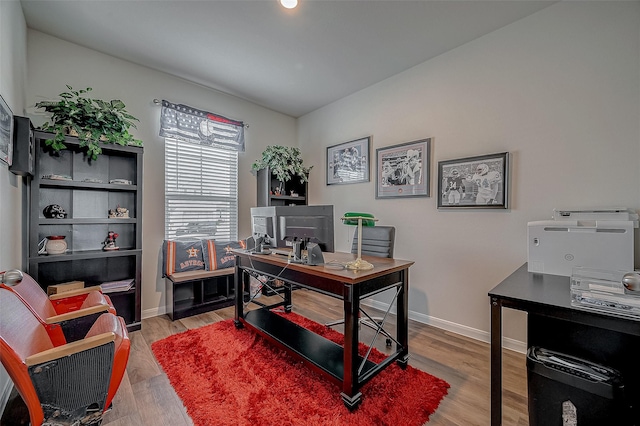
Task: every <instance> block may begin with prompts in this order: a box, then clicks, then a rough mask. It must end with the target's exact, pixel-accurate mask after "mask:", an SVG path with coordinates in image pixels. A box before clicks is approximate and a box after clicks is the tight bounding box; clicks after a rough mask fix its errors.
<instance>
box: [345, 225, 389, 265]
mask: <svg viewBox="0 0 640 426" xmlns="http://www.w3.org/2000/svg"><path fill="white" fill-rule="evenodd" d="M395 239H396V228H395V227H393V226H363V227H362V248H361V254H363V255H366V256H376V257H393V248H394V245H395ZM351 253H358V229H357V228H356V230H355V234H354V235H353V242H352V244H351Z"/></svg>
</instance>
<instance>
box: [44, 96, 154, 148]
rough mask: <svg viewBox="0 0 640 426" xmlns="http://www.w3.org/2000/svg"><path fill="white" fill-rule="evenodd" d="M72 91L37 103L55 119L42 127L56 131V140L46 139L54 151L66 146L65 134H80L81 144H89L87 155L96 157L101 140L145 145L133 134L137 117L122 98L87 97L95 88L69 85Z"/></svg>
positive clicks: (87, 145)
mask: <svg viewBox="0 0 640 426" xmlns="http://www.w3.org/2000/svg"><path fill="white" fill-rule="evenodd" d="M67 88H68V89H69V91H68V92H62V93H60V95H59V96H60V98H61V99H60V100H59V101H43V102H38V103H37V104H36V107H37V108H42V109H44V110H45V111H46V112H49V113H51V114H52V116H51V122H50V123H46V124H45V125H43V126H42V130H44V131H49V132H52V133H55V137H54V138H53V139H49V140H47V141H46V144H47V145H49V146H51V148H52V149H53V150H54V151H60V150H61V149H65V148H66V145H65V144H64V141H65V136H66V135H72V136H77V137H78V139H79V140H80V146H81V147H85V146H86V147H87V155H88V156H89V157H90V158H91V159H92V160H96V159H97V158H98V155H100V154H101V153H102V148H101V147H100V142H103V143H117V144H119V145H135V146H142V141H141V140H139V139H135V138H134V137H133V135H131V134H130V133H129V129H130V128H132V127H133V128H135V127H136V126H135V123H134V121H139V120H138V119H137V118H135V117H134V116H132V115H131V114H129V113H128V112H127V110H126V108H125V105H124V103H123V102H122V101H121V100H119V99H114V100H111V101H103V100H100V99H92V98H89V97H87V95H86V94H87V93H88V92H90V91H91V90H93V89H92V88H91V87H87V88H86V89H82V90H73V88H72V87H71V86H69V85H67Z"/></svg>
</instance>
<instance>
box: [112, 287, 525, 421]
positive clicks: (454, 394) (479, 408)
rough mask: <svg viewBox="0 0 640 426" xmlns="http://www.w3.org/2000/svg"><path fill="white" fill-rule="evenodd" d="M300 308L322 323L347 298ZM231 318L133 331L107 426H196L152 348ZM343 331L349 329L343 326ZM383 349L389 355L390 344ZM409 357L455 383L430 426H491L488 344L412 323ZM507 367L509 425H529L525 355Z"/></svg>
mask: <svg viewBox="0 0 640 426" xmlns="http://www.w3.org/2000/svg"><path fill="white" fill-rule="evenodd" d="M293 303H294V312H297V313H299V314H301V315H304V316H306V317H308V318H310V319H312V320H314V321H317V322H321V323H324V322H326V321H330V320H334V319H338V318H340V317H341V311H342V305H341V302H340V301H339V300H336V299H333V298H330V297H327V296H322V295H319V294H318V293H314V292H312V291H308V290H297V291H295V292H294V296H293ZM371 313H372V314H374V313H375V311H373V310H372V311H371ZM229 318H233V308H232V307H231V308H225V309H221V310H218V311H215V312H209V313H205V314H201V315H198V316H194V317H190V318H185V319H182V320H178V321H174V322H172V321H171V320H170V319H169V318H168V317H167V316H166V315H163V316H159V317H154V318H149V319H145V320H143V321H142V330H141V331H136V332H133V333H130V337H131V356H130V359H129V364H128V366H127V374H126V375H125V377H124V379H123V382H122V385H121V386H120V389H119V391H118V394H117V395H116V397H115V398H114V401H113V409H112V410H111V411H110V412H108V413H107V414H106V415H105V420H104V422H103V426H132V425H153V426H161V425H167V426H181V425H192V424H193V423H192V422H191V419H190V418H189V416H188V415H187V414H186V411H185V409H184V407H183V405H182V403H181V401H180V399H179V398H178V397H177V395H176V394H175V392H174V391H173V388H172V387H171V385H170V384H169V381H168V379H167V377H166V375H165V374H164V373H163V371H162V370H161V369H160V367H159V366H158V364H157V362H156V361H155V358H154V356H153V354H152V352H151V349H150V345H151V343H153V342H155V341H157V340H159V339H162V338H164V337H167V336H169V335H171V334H175V333H179V332H182V331H184V330H186V329H192V328H197V327H201V326H203V325H206V324H210V323H213V322H217V321H221V320H225V319H229ZM336 329H337V330H338V331H342V329H341V327H337V328H336ZM366 330H368V329H367V328H366V327H362V330H361V335H362V340H364V341H367V339H368V338H369V337H370V336H372V335H370V334H369V333H368V332H367V331H366ZM376 347H377V348H378V349H379V350H381V351H385V350H386V349H385V345H384V340H382V341H381V342H380V344H378V345H376ZM409 353H410V356H411V358H410V360H409V364H410V365H412V366H413V367H416V368H418V369H420V370H423V371H426V372H428V373H430V374H433V375H435V376H437V377H440V378H441V379H444V380H446V381H447V382H448V383H449V384H450V385H451V388H450V389H449V394H448V395H447V396H445V398H444V399H443V401H442V402H441V403H440V406H439V407H438V410H437V411H436V413H435V414H434V415H433V416H432V417H431V419H430V420H429V422H428V425H429V426H449V425H458V426H474V425H477V426H487V425H489V424H490V404H489V399H490V398H489V395H490V386H489V370H490V368H489V345H488V344H486V343H482V342H479V341H477V340H473V339H470V338H466V337H463V336H460V335H457V334H453V333H450V332H447V331H443V330H441V329H438V328H435V327H431V326H427V325H424V324H421V323H417V322H414V321H411V322H410V324H409ZM503 363H504V367H503V369H504V372H505V374H504V391H503V425H505V426H525V425H528V417H527V389H526V368H525V357H524V355H522V354H518V353H515V352H512V351H508V350H505V351H504V356H503ZM364 397H365V398H366V395H364ZM364 426H369V425H364ZM372 426H373V425H372Z"/></svg>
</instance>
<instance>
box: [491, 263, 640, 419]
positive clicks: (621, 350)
mask: <svg viewBox="0 0 640 426" xmlns="http://www.w3.org/2000/svg"><path fill="white" fill-rule="evenodd" d="M489 297H490V303H491V425H492V426H499V425H501V424H502V308H503V307H504V308H511V309H517V310H521V311H525V312H527V314H528V316H527V335H528V337H527V344H528V346H542V347H545V348H547V349H551V350H559V351H561V352H564V353H568V354H571V355H574V356H578V357H582V358H585V359H590V360H592V361H593V362H599V363H601V364H603V365H608V366H611V367H613V368H615V369H617V370H618V371H620V372H621V373H622V376H623V379H624V381H625V387H626V391H627V397H628V398H629V399H630V401H631V402H632V403H633V406H634V412H635V414H633V415H634V416H636V417H637V419H638V424H640V361H638V360H639V359H640V358H639V357H638V354H640V321H638V320H635V319H632V318H626V317H621V316H616V315H611V314H605V313H600V312H597V311H593V310H588V309H582V308H576V307H572V306H571V292H570V279H569V277H564V276H559V275H548V274H539V273H532V272H528V271H527V264H526V263H525V264H524V265H523V266H521V267H520V268H519V269H517V270H516V271H515V272H514V273H513V274H511V275H510V276H509V277H507V278H506V279H505V280H504V281H502V282H501V283H500V284H499V285H497V286H496V287H495V288H493V289H492V290H491V291H490V292H489Z"/></svg>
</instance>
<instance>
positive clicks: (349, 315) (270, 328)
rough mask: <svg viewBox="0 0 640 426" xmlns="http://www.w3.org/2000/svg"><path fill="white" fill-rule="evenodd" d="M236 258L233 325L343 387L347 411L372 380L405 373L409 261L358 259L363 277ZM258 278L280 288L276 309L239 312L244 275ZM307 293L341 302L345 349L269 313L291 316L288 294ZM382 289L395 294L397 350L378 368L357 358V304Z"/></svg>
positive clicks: (271, 259)
mask: <svg viewBox="0 0 640 426" xmlns="http://www.w3.org/2000/svg"><path fill="white" fill-rule="evenodd" d="M234 253H235V255H236V274H235V301H236V304H235V324H236V327H242V326H243V325H246V326H247V327H249V328H251V329H252V330H255V331H256V332H258V333H259V334H261V335H262V336H264V337H266V338H267V339H268V340H270V341H271V342H272V343H274V344H276V345H278V346H280V347H282V348H283V349H285V350H287V351H288V352H290V353H291V354H293V355H294V356H296V357H297V358H298V359H300V360H302V361H303V362H305V363H306V364H307V365H308V366H310V367H311V368H312V369H314V370H315V371H317V372H319V373H321V374H323V375H324V376H326V377H327V378H329V379H330V380H333V381H334V382H335V383H337V384H338V386H341V387H342V392H341V396H342V400H343V401H344V404H345V405H346V406H347V408H349V409H355V408H357V406H358V405H359V404H360V402H361V400H362V394H361V393H360V389H361V387H362V386H363V385H364V384H365V383H366V382H368V381H369V380H370V379H371V378H373V377H374V376H375V375H376V374H378V373H379V372H380V371H382V370H383V369H384V368H386V367H387V366H388V365H390V364H392V363H393V362H394V361H395V362H397V363H398V364H399V365H400V366H401V367H402V368H406V366H407V362H408V359H409V350H408V340H409V332H408V299H407V293H408V286H409V267H410V266H411V265H413V262H411V261H405V260H397V259H388V258H380V257H371V256H363V259H366V260H367V261H369V262H371V263H372V264H373V265H374V268H373V269H370V270H368V271H351V270H346V269H345V270H336V269H330V268H326V267H325V266H324V265H317V266H309V265H304V264H297V263H288V262H287V257H284V256H281V255H277V254H270V255H256V254H249V253H247V252H243V251H240V250H236V251H234ZM323 255H324V259H325V263H328V262H331V261H336V262H340V263H346V262H348V261H351V260H355V256H354V255H353V254H350V253H323ZM250 273H258V274H260V275H266V276H268V277H271V278H278V279H280V280H282V281H284V282H285V291H284V295H283V298H284V300H283V301H282V302H281V303H277V304H274V305H269V306H263V307H262V308H260V309H257V310H251V311H248V312H245V311H244V302H245V299H246V297H247V293H246V289H247V288H248V280H247V278H248V275H249V274H250ZM293 286H297V287H303V288H307V289H309V290H313V291H317V292H319V293H323V294H326V295H329V296H332V297H336V298H340V299H342V300H344V318H345V323H344V348H343V347H341V346H340V345H337V344H335V343H333V342H331V341H329V340H327V339H325V338H324V337H321V336H318V335H317V334H315V333H312V332H310V331H309V330H306V329H304V328H302V327H300V326H298V325H296V324H294V323H292V322H289V321H287V320H286V319H284V318H283V317H281V316H279V315H277V314H274V313H272V312H271V309H272V308H274V307H276V306H284V309H285V311H286V312H290V311H291V288H292V287H293ZM387 289H395V290H396V291H397V292H398V297H397V299H396V313H397V329H396V339H397V342H396V350H395V352H394V353H392V354H391V355H390V356H389V357H387V358H386V359H385V360H384V361H382V362H380V363H379V364H374V363H372V362H371V361H368V360H367V359H363V358H362V357H361V356H359V355H358V350H357V349H358V342H359V337H358V317H359V315H358V313H359V311H360V300H361V299H363V298H366V297H370V296H372V295H374V294H377V293H380V292H382V291H385V290H387Z"/></svg>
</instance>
